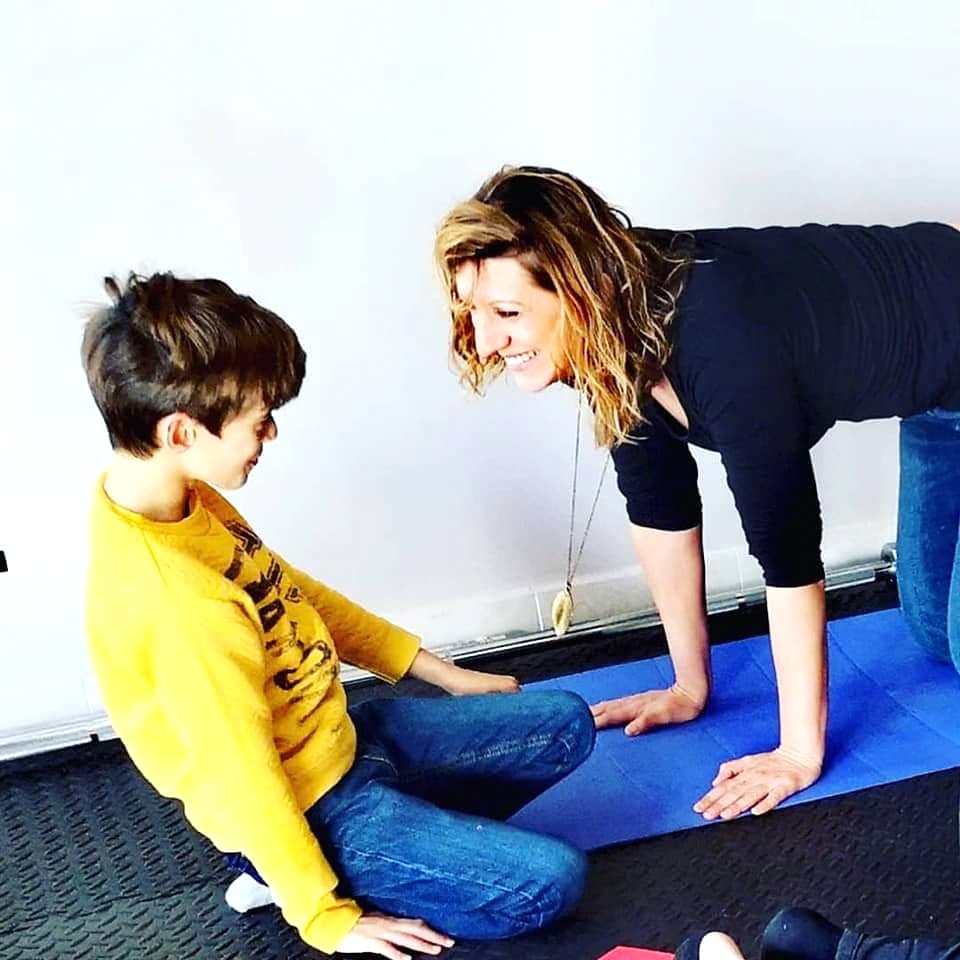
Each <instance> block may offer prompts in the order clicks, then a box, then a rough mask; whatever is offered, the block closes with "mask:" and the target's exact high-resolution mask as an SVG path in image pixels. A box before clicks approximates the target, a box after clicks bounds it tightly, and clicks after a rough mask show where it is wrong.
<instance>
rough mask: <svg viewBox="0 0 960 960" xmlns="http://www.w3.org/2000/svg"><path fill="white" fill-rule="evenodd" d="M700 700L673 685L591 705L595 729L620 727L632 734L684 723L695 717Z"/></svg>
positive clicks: (697, 714) (699, 710) (698, 714)
mask: <svg viewBox="0 0 960 960" xmlns="http://www.w3.org/2000/svg"><path fill="white" fill-rule="evenodd" d="M704 705H705V704H704V703H703V701H701V700H698V699H697V698H696V697H694V696H692V695H691V694H689V693H687V691H686V690H684V689H683V688H682V687H679V686H677V684H674V685H673V686H672V687H670V688H669V689H668V690H648V691H647V692H646V693H635V694H633V695H632V696H629V697H620V699H619V700H604V701H603V702H602V703H595V704H594V705H593V706H592V707H591V708H590V710H591V712H592V713H593V719H594V722H595V723H596V725H597V729H599V730H602V729H603V728H604V727H621V726H622V727H623V728H624V730H623V732H624V733H625V734H626V735H627V736H628V737H632V736H634V735H635V734H638V733H643V731H644V730H650V729H652V728H653V727H663V726H666V725H667V724H670V723H686V722H687V721H688V720H693V719H695V718H696V717H699V716H700V714H701V713H702V712H703V708H704Z"/></svg>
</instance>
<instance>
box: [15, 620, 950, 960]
mask: <svg viewBox="0 0 960 960" xmlns="http://www.w3.org/2000/svg"><path fill="white" fill-rule="evenodd" d="M872 605H873V604H871V606H872ZM863 609H864V604H862V603H861V604H855V605H853V606H851V608H850V610H849V611H848V612H861V611H862V610H863ZM845 612H847V611H845ZM731 622H732V621H731ZM740 627H741V633H740V635H741V636H742V635H744V634H745V633H753V632H757V629H756V628H757V623H756V622H753V621H751V620H750V619H749V618H746V620H745V621H744V622H742V623H741V624H740ZM761 629H762V627H761ZM648 640H649V643H648V644H647V647H646V648H643V650H642V652H643V653H645V654H651V653H658V652H660V647H659V646H658V641H657V640H656V636H655V632H653V633H651V634H650V636H649V637H648ZM626 642H631V643H632V644H633V647H632V648H631V649H632V650H633V651H636V650H637V649H638V645H639V646H640V647H643V643H641V641H640V640H637V639H636V638H634V639H633V640H632V641H629V640H628V641H624V639H623V638H620V637H612V638H609V639H608V640H603V639H600V640H599V641H596V640H594V641H591V642H590V643H586V642H584V641H579V642H578V643H576V644H569V645H566V646H565V647H561V648H558V649H553V650H542V651H539V652H532V653H521V654H518V655H515V656H513V657H511V658H501V660H500V661H499V662H498V663H497V664H496V666H497V668H498V669H502V670H505V671H511V672H516V673H518V674H519V675H520V676H521V678H522V679H528V680H529V679H534V678H540V677H543V676H549V675H553V674H555V673H562V672H567V671H568V670H570V669H585V668H587V667H590V666H599V665H601V664H602V663H603V662H606V661H607V660H608V658H609V659H613V658H615V657H618V658H620V659H623V657H624V652H625V651H626V650H627V649H628V648H627V647H625V646H624V643H626ZM403 689H405V690H407V691H409V692H419V691H416V687H415V685H407V686H406V687H404V688H403ZM396 692H397V691H395V690H388V689H386V688H384V687H383V686H369V687H365V688H362V689H357V690H354V691H352V693H351V696H352V697H353V698H354V699H362V698H364V697H369V696H385V695H386V696H389V695H394V694H395V693H396ZM677 762H678V763H681V762H682V757H678V758H677ZM958 795H960V772H958V771H950V772H947V773H941V774H935V775H932V776H927V777H921V778H918V779H915V780H908V781H904V782H901V783H897V784H891V785H887V786H883V787H878V788H875V789H872V790H867V791H863V792H861V793H857V794H851V795H848V796H843V797H835V798H831V799H829V800H823V801H820V802H818V803H813V804H806V805H803V806H799V807H795V808H793V809H789V810H784V811H777V812H775V813H773V814H772V815H769V816H767V817H763V818H759V819H755V818H749V817H748V818H744V819H742V820H739V821H737V822H734V823H729V824H723V825H719V826H715V827H711V828H709V829H707V830H697V831H688V832H685V833H678V834H671V835H669V836H665V837H657V838H653V839H650V840H644V841H640V842H637V843H631V844H627V845H624V846H621V847H617V848H612V849H607V850H602V851H599V852H598V853H596V854H594V855H592V856H591V864H592V870H591V877H590V881H589V884H588V888H587V892H586V895H585V897H584V899H583V901H582V902H581V904H580V905H579V907H578V908H577V911H576V914H575V915H574V916H573V917H572V918H570V919H569V920H568V921H566V922H565V923H563V924H562V925H561V926H559V927H557V928H556V929H554V930H551V931H547V932H545V933H543V934H540V935H538V936H535V937H529V938H526V939H523V940H515V941H508V942H502V943H483V944H481V943H463V944H459V945H458V946H457V947H455V948H454V949H453V950H452V951H449V952H448V954H447V956H448V957H450V958H456V960H467V958H469V960H498V958H504V960H506V958H513V960H516V958H523V960H541V958H542V960H548V958H549V960H564V958H571V960H591V958H596V957H598V956H599V955H600V954H602V953H603V952H605V951H606V950H608V949H610V948H611V947H612V946H615V945H617V944H620V943H623V944H634V945H638V946H649V947H655V948H659V949H672V948H673V947H674V946H675V945H676V944H677V943H678V942H679V941H680V940H681V939H682V938H683V937H685V936H687V935H688V934H690V933H693V932H696V931H699V930H703V929H707V928H720V929H725V930H728V931H730V932H732V933H733V934H735V935H736V936H737V937H739V938H741V939H742V941H743V942H744V945H745V946H746V947H748V948H755V946H756V938H757V936H758V935H759V932H760V929H761V927H762V924H763V921H764V920H765V919H766V918H767V917H769V915H770V914H771V913H773V911H774V910H775V909H776V908H777V907H778V906H780V905H782V904H785V903H798V904H803V905H806V906H811V907H814V908H817V909H819V910H821V911H822V912H824V913H825V914H827V915H828V916H830V917H831V918H833V919H834V920H836V921H839V922H846V923H849V924H851V925H855V926H859V927H861V928H863V929H870V930H874V931H877V932H884V933H889V934H894V933H898V934H901V933H902V934H913V935H925V936H930V937H939V938H942V939H960V852H958V849H957V845H958V844H957V838H958V832H957V800H958ZM0 809H2V817H0V882H2V887H0V960H32V958H37V960H40V958H43V960H52V958H64V960H73V958H97V960H113V958H145V960H166V958H170V960H173V958H178V960H180V958H194V957H199V958H205V960H206V958H210V960H235V958H251V960H254V958H256V960H265V958H290V960H293V958H300V957H310V956H318V954H316V953H314V952H311V951H310V950H309V949H308V948H306V947H305V946H304V945H303V944H302V943H301V942H300V941H299V939H298V938H297V936H296V933H295V932H294V931H292V930H291V929H289V928H288V927H287V926H286V925H285V924H284V922H283V920H282V919H281V917H280V915H279V913H278V911H276V910H274V909H268V910H264V911H260V912H258V913H257V914H253V915H248V916H243V917H241V916H238V915H236V914H234V913H232V912H231V911H230V910H229V909H228V908H227V907H226V905H225V903H224V902H223V891H224V889H225V887H226V884H227V883H228V882H229V879H230V876H229V874H228V872H227V871H226V869H225V868H224V866H223V865H222V861H221V859H220V857H219V855H218V854H217V853H216V851H215V850H214V849H213V848H212V847H211V846H210V845H209V844H208V843H207V841H206V840H204V839H203V838H202V837H199V836H198V835H197V834H196V833H194V832H193V831H192V830H191V829H190V828H189V827H188V826H187V825H186V823H185V822H184V820H183V818H182V815H181V813H180V809H179V806H178V805H177V804H175V803H171V802H169V801H166V800H163V799H161V798H160V797H158V796H157V795H156V794H155V793H154V791H153V790H152V789H151V788H150V787H149V786H148V785H147V784H146V783H145V782H144V781H143V780H142V778H141V777H140V776H139V774H138V773H137V772H136V770H135V769H134V768H133V766H132V765H131V763H130V762H129V760H128V759H127V757H126V754H125V753H124V751H123V748H122V746H121V745H120V744H119V743H117V742H115V741H112V742H109V743H100V744H90V745H88V746H84V747H77V748H71V749H69V750H64V751H59V752H56V753H50V754H44V755H40V756H36V757H30V758H26V759H24V760H18V761H12V762H8V763H6V764H3V765H0ZM584 815H585V816H589V811H585V812H584Z"/></svg>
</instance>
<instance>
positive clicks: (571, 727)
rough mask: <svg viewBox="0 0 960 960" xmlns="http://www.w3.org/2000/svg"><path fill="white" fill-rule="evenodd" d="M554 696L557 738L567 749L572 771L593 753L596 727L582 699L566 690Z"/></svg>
mask: <svg viewBox="0 0 960 960" xmlns="http://www.w3.org/2000/svg"><path fill="white" fill-rule="evenodd" d="M555 696H556V698H557V705H558V706H557V709H558V711H559V716H558V718H557V719H558V728H559V729H558V737H559V739H560V740H562V741H563V743H564V744H565V746H566V747H567V752H568V758H567V762H568V764H569V766H570V769H574V768H575V767H578V766H580V764H581V763H583V761H584V760H586V759H587V757H589V756H590V753H591V752H592V751H593V745H594V743H595V742H596V739H597V725H596V723H595V722H594V719H593V714H592V713H591V712H590V707H589V706H588V704H587V702H586V701H585V700H584V699H583V697H581V696H579V695H578V694H576V693H571V692H569V691H567V690H558V691H556V694H555Z"/></svg>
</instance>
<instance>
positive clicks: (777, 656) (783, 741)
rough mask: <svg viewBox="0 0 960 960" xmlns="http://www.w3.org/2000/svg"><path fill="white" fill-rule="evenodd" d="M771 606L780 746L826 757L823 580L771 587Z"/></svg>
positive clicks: (814, 758) (807, 757)
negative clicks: (805, 583)
mask: <svg viewBox="0 0 960 960" xmlns="http://www.w3.org/2000/svg"><path fill="white" fill-rule="evenodd" d="M767 612H768V613H769V617H770V641H771V644H772V648H773V661H774V666H775V667H776V671H777V694H778V697H779V701H780V746H781V747H782V748H783V749H784V751H785V752H787V753H789V754H794V755H796V756H797V758H798V759H802V760H804V761H806V762H810V763H817V764H819V763H822V762H823V753H824V745H825V740H826V729H827V648H826V622H827V620H826V601H825V598H824V592H823V583H822V582H820V583H814V584H810V585H809V586H806V587H768V588H767Z"/></svg>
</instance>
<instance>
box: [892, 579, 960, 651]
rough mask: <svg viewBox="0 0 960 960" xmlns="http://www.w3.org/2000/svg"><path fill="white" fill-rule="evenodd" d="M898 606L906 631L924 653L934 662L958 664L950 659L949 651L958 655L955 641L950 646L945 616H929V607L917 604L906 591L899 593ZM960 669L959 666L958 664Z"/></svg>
mask: <svg viewBox="0 0 960 960" xmlns="http://www.w3.org/2000/svg"><path fill="white" fill-rule="evenodd" d="M900 604H901V608H902V610H903V617H904V620H906V622H907V629H908V630H909V632H910V637H911V639H912V640H913V641H914V643H916V644H917V646H919V647H920V648H921V649H922V650H923V651H924V652H925V653H927V654H928V655H929V656H931V657H933V658H934V659H936V660H944V661H950V660H951V659H954V663H958V661H957V659H956V658H952V657H951V649H952V648H954V652H955V653H957V654H958V655H960V651H958V650H956V649H955V648H956V646H957V643H956V641H955V642H954V643H953V644H952V643H951V637H950V633H949V628H948V619H947V617H946V615H943V616H942V617H941V616H936V617H935V618H934V617H932V616H931V611H930V609H929V606H928V605H926V604H923V603H921V602H917V601H916V598H913V597H912V596H911V594H910V593H909V592H908V591H901V594H900ZM958 669H960V664H958Z"/></svg>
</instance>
